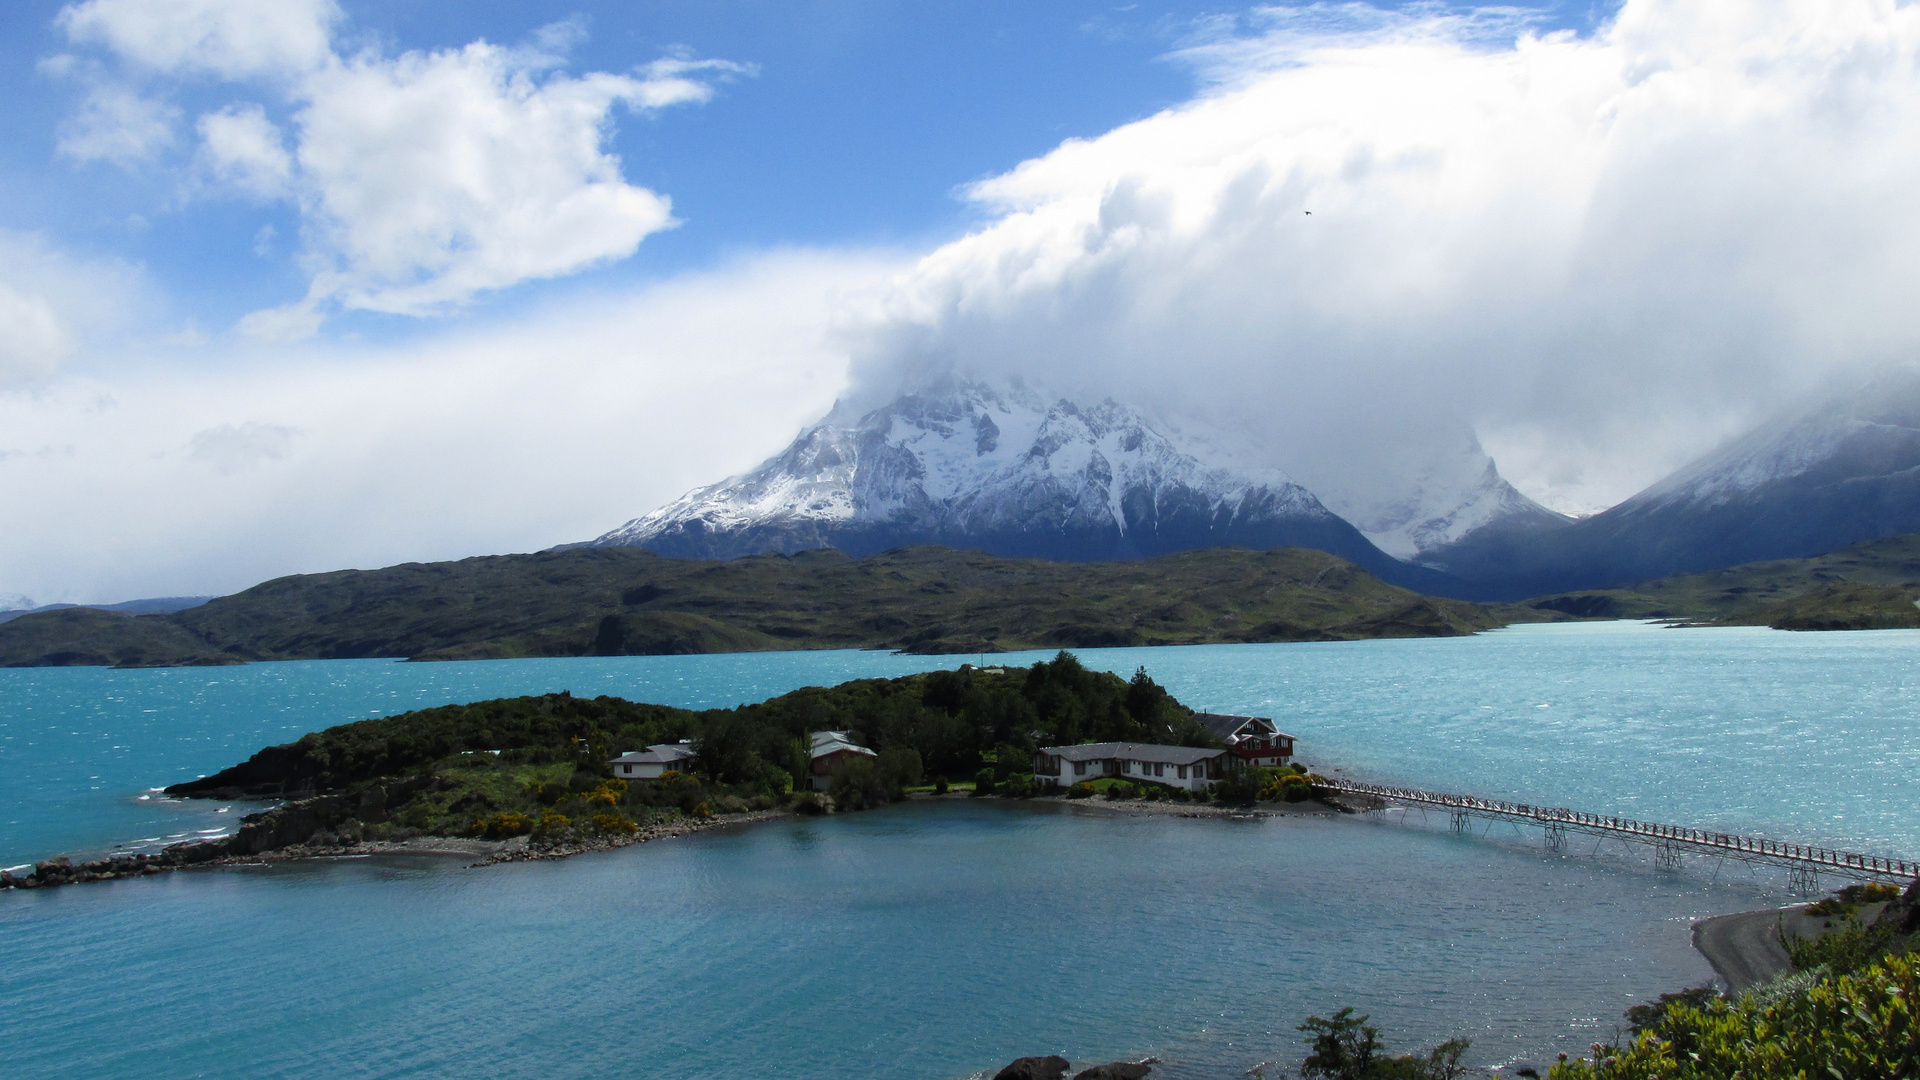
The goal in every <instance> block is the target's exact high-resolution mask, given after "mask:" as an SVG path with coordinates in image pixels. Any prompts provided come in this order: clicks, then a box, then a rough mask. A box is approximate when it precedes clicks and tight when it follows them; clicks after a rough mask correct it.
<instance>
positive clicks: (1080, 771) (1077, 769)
mask: <svg viewBox="0 0 1920 1080" xmlns="http://www.w3.org/2000/svg"><path fill="white" fill-rule="evenodd" d="M1073 775H1075V776H1085V775H1087V763H1086V762H1084V761H1076V762H1074V763H1073Z"/></svg>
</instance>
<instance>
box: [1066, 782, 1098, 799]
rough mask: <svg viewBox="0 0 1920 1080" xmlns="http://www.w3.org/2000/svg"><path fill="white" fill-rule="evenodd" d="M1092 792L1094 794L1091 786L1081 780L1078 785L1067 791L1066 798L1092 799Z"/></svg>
mask: <svg viewBox="0 0 1920 1080" xmlns="http://www.w3.org/2000/svg"><path fill="white" fill-rule="evenodd" d="M1093 792H1094V788H1093V785H1092V784H1089V783H1087V782H1086V781H1085V780H1082V781H1080V782H1079V783H1077V784H1075V785H1073V786H1072V787H1070V788H1068V789H1067V798H1069V799H1090V798H1092V797H1093Z"/></svg>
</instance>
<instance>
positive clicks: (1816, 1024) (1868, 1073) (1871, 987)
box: [1547, 954, 1920, 1080]
mask: <svg viewBox="0 0 1920 1080" xmlns="http://www.w3.org/2000/svg"><path fill="white" fill-rule="evenodd" d="M1917 1010H1920V959H1916V957H1914V956H1913V955H1911V954H1908V955H1900V956H1889V957H1885V958H1883V959H1882V960H1881V961H1880V962H1879V963H1875V964H1870V965H1868V966H1867V967H1865V968H1864V969H1862V970H1861V971H1859V972H1856V973H1854V974H1852V975H1842V976H1839V977H1837V978H1828V979H1821V980H1819V981H1817V982H1814V983H1813V984H1812V985H1810V986H1807V987H1805V988H1804V989H1801V990H1798V991H1796V992H1792V993H1789V994H1786V995H1784V996H1782V997H1780V998H1778V999H1776V1000H1772V1001H1768V1000H1766V997H1765V996H1763V995H1754V994H1748V995H1743V996H1742V997H1741V998H1740V999H1739V1000H1738V1001H1733V1002H1728V1001H1724V1000H1713V1001H1711V1002H1709V1003H1708V1004H1707V1005H1706V1007H1704V1008H1701V1007H1698V1006H1696V1005H1693V1004H1689V1003H1686V1002H1675V1003H1674V1004H1672V1005H1669V1006H1668V1007H1667V1008H1666V1009H1665V1010H1664V1014H1663V1016H1662V1017H1661V1018H1660V1020H1659V1021H1658V1023H1657V1024H1650V1025H1648V1026H1647V1027H1646V1028H1644V1029H1643V1030H1642V1031H1641V1033H1640V1035H1639V1036H1638V1037H1637V1038H1635V1039H1634V1040H1633V1041H1632V1042H1631V1043H1630V1044H1628V1045H1627V1046H1624V1047H1617V1046H1604V1045H1600V1046H1596V1047H1595V1056H1596V1057H1597V1058H1599V1060H1598V1061H1597V1062H1596V1061H1593V1060H1587V1059H1576V1060H1572V1061H1566V1062H1562V1063H1561V1064H1558V1065H1555V1066H1554V1067H1553V1069H1552V1070H1551V1071H1550V1072H1549V1073H1548V1074H1547V1075H1548V1078H1549V1080H1602V1078H1605V1080H1654V1078H1656V1077H1658V1078H1661V1080H1722V1078H1725V1080H1732V1078H1734V1077H1753V1078H1771V1077H1781V1078H1787V1077H1846V1078H1854V1077H1861V1078H1866V1077H1889V1078H1890V1077H1911V1076H1920V1016H1916V1011H1917Z"/></svg>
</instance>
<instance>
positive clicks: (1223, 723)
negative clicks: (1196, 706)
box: [1193, 712, 1276, 739]
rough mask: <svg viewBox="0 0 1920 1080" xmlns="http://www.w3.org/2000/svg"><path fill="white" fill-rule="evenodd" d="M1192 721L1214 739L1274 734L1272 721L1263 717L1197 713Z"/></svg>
mask: <svg viewBox="0 0 1920 1080" xmlns="http://www.w3.org/2000/svg"><path fill="white" fill-rule="evenodd" d="M1193 719H1194V721H1195V722H1196V723H1198V724H1199V725H1200V726H1201V727H1203V728H1206V729H1207V733H1208V734H1210V735H1212V736H1213V737H1214V738H1216V739H1231V738H1233V737H1234V736H1236V735H1257V736H1261V737H1265V736H1269V735H1273V734H1275V733H1276V732H1275V728H1274V726H1273V721H1271V720H1269V719H1267V718H1266V717H1264V716H1238V715H1235V714H1233V713H1217V712H1197V713H1194V714H1193Z"/></svg>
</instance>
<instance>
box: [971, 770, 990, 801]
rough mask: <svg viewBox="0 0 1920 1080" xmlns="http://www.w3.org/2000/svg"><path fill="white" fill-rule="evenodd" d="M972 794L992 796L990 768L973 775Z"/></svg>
mask: <svg viewBox="0 0 1920 1080" xmlns="http://www.w3.org/2000/svg"><path fill="white" fill-rule="evenodd" d="M973 793H974V794H975V795H991V794H993V768H992V767H991V766H989V767H987V768H984V769H981V770H980V771H979V772H977V773H974V774H973Z"/></svg>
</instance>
